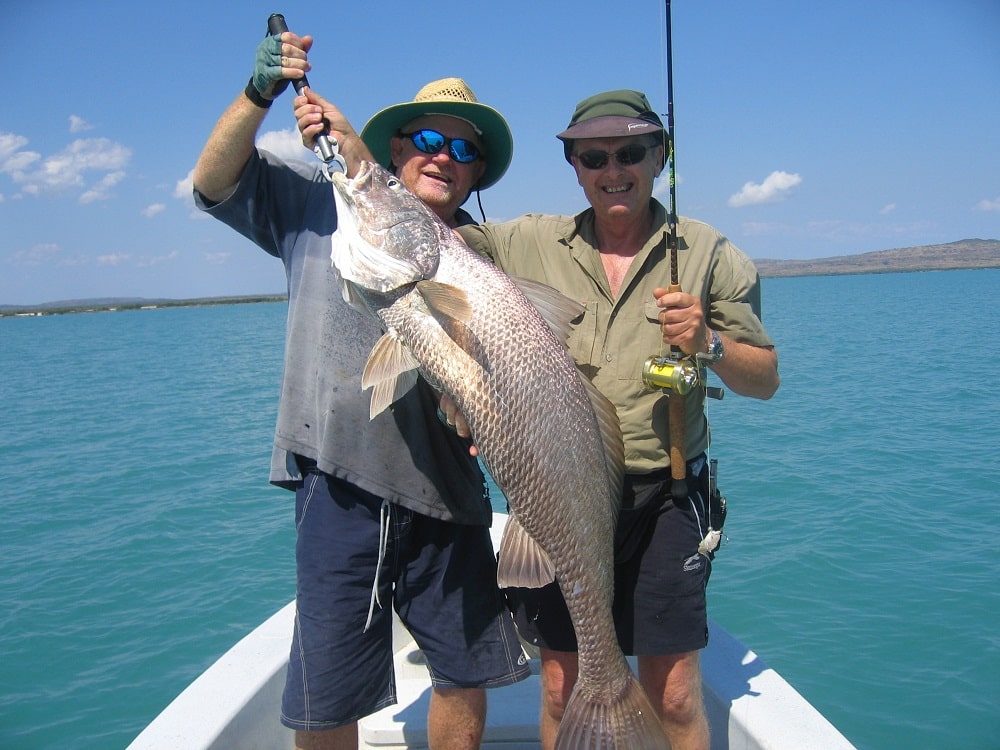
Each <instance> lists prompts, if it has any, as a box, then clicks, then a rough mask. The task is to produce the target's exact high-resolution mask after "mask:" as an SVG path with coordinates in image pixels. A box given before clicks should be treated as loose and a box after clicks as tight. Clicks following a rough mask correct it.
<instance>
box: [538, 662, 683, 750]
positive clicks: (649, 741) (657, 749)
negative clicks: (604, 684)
mask: <svg viewBox="0 0 1000 750" xmlns="http://www.w3.org/2000/svg"><path fill="white" fill-rule="evenodd" d="M555 750H670V740H668V739H667V735H666V733H665V732H664V731H663V725H662V724H661V723H660V719H659V717H658V716H657V715H656V711H654V710H653V707H652V705H650V702H649V699H648V698H647V697H646V693H645V692H643V690H642V686H641V685H640V684H639V681H638V680H637V679H636V678H635V676H634V675H632V674H630V675H629V677H628V684H627V685H626V688H625V690H624V692H623V693H622V694H621V696H620V697H619V698H618V699H617V700H616V701H614V702H612V703H610V704H608V703H601V702H599V701H596V700H594V699H593V698H589V697H587V696H585V695H583V694H582V693H581V692H580V691H579V686H577V688H574V690H573V692H572V693H571V694H570V698H569V702H568V703H567V704H566V711H565V713H564V714H563V718H562V721H561V722H560V724H559V732H558V733H557V734H556V744H555Z"/></svg>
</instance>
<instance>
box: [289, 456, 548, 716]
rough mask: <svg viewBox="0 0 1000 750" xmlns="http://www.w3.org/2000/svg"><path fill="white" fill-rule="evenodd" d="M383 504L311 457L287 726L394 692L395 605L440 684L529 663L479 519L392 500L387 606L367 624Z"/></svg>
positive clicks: (482, 681) (515, 673)
mask: <svg viewBox="0 0 1000 750" xmlns="http://www.w3.org/2000/svg"><path fill="white" fill-rule="evenodd" d="M382 505H383V504H382V500H381V499H380V498H378V497H376V496H375V495H372V494H370V493H367V492H365V491H363V490H361V489H359V488H357V487H355V486H353V485H351V484H349V483H347V482H344V481H341V480H337V479H334V478H332V477H330V476H328V475H325V474H321V473H319V472H317V471H316V469H315V468H313V469H312V470H311V471H309V472H308V473H306V474H305V481H304V483H303V486H302V487H301V488H300V489H298V490H297V491H296V493H295V523H296V529H297V542H296V549H295V556H296V566H297V578H298V582H297V591H296V616H295V631H294V633H293V638H292V649H291V655H290V658H289V664H288V673H287V677H286V681H285V691H284V695H283V697H282V705H281V722H282V724H284V725H285V726H287V727H290V728H292V729H298V730H305V731H316V730H323V729H333V728H336V727H339V726H343V725H345V724H350V723H353V722H355V721H357V720H359V719H361V718H363V717H364V716H367V715H369V714H371V713H374V712H375V711H377V710H379V709H380V708H383V707H385V706H388V705H391V704H393V703H395V702H396V687H395V679H394V675H393V666H392V610H391V609H390V608H391V607H394V608H395V609H396V611H397V612H398V613H399V616H400V619H401V620H402V621H403V623H404V624H405V625H406V626H407V628H408V629H409V630H410V632H411V634H412V635H413V638H414V640H415V641H416V642H417V644H418V645H419V647H420V648H421V650H422V651H423V653H424V656H425V657H426V660H427V666H428V669H429V670H430V673H431V679H432V682H433V684H434V685H435V686H436V687H443V688H449V687H450V688H468V687H495V686H500V685H508V684H511V683H513V682H517V681H518V680H522V679H524V678H525V677H527V676H528V674H529V670H528V667H527V665H526V660H525V658H524V656H523V652H522V650H521V645H520V642H519V641H518V638H517V631H516V630H515V628H514V623H513V620H512V618H511V616H510V613H509V612H508V610H507V609H506V606H505V604H504V599H503V595H502V594H501V592H500V590H499V589H498V588H497V585H496V569H497V566H496V557H495V555H494V553H493V546H492V544H491V542H490V534H489V529H487V528H486V527H484V526H462V525H458V524H453V523H448V522H445V521H440V520H436V519H433V518H428V517H426V516H423V515H420V514H418V513H412V512H410V511H408V510H406V509H405V508H401V507H400V506H398V505H390V504H386V512H387V513H388V521H387V527H386V528H387V530H388V536H387V541H386V544H385V554H384V557H383V560H382V564H381V569H380V571H379V584H378V595H379V600H380V601H381V606H379V605H378V604H376V605H375V606H374V609H373V614H372V621H371V624H370V626H369V627H368V630H367V631H366V630H365V623H366V621H367V620H368V616H369V609H370V602H371V597H372V585H373V583H374V580H375V573H376V567H377V566H378V564H379V561H378V558H379V541H380V539H379V537H380V533H379V530H380V514H381V512H382Z"/></svg>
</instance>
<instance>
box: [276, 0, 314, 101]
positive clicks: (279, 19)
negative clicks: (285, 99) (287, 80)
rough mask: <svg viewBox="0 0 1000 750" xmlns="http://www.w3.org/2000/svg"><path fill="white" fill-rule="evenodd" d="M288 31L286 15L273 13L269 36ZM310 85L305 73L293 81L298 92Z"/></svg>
mask: <svg viewBox="0 0 1000 750" xmlns="http://www.w3.org/2000/svg"><path fill="white" fill-rule="evenodd" d="M286 31H288V24H287V23H285V17H284V16H283V15H281V14H280V13H272V14H271V15H270V16H269V17H268V19H267V34H268V36H276V35H278V34H283V33H284V32H286ZM308 85H309V79H308V78H306V77H305V75H303V76H302V77H301V78H296V79H295V80H293V81H292V86H293V87H294V88H295V93H296V94H301V93H302V89H303V88H304V87H306V86H308Z"/></svg>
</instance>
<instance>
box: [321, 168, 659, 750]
mask: <svg viewBox="0 0 1000 750" xmlns="http://www.w3.org/2000/svg"><path fill="white" fill-rule="evenodd" d="M333 184H334V188H335V195H336V201H337V217H338V218H337V221H338V230H337V232H336V233H335V235H334V240H333V246H334V247H333V253H332V258H333V262H334V265H336V267H337V269H338V271H339V273H340V276H341V279H342V283H343V286H344V289H343V291H344V295H345V298H347V299H348V300H349V301H351V302H352V303H353V304H355V305H357V306H359V307H362V308H366V309H368V310H369V311H370V312H371V313H372V314H374V315H376V316H377V317H378V318H379V319H380V320H381V321H382V323H383V325H384V327H385V329H386V334H385V335H384V336H383V337H382V338H381V339H380V340H379V342H378V343H377V344H376V345H375V348H374V349H373V351H372V353H371V356H370V358H369V360H368V364H367V366H366V368H365V372H364V374H363V377H362V387H363V388H367V387H369V386H371V387H373V388H374V390H373V392H372V401H371V415H372V417H373V418H374V417H375V415H377V414H378V413H379V412H381V411H382V410H383V409H385V408H386V407H387V406H388V405H389V404H390V403H392V401H393V400H395V398H397V397H398V396H399V395H401V394H402V393H404V392H405V391H406V389H407V388H409V387H410V386H411V385H412V384H413V383H414V382H415V380H416V377H417V371H418V370H419V372H420V373H422V374H423V376H424V377H425V378H426V379H427V380H428V381H429V382H430V383H431V384H432V385H434V386H435V387H436V388H438V389H439V390H441V391H442V392H445V393H447V394H449V395H450V396H451V397H452V398H453V399H454V401H455V403H456V404H457V406H458V407H459V409H461V411H462V413H463V414H464V416H465V418H466V420H467V421H468V423H469V427H470V428H471V430H472V434H473V438H474V440H475V444H476V446H477V448H478V450H479V454H480V456H481V458H482V459H483V461H484V463H485V464H486V466H487V468H488V469H489V471H490V473H491V474H492V476H493V478H494V480H495V481H496V483H497V485H498V486H499V487H500V489H501V490H502V491H503V493H504V495H506V497H507V500H508V502H509V504H510V509H511V517H510V519H509V521H508V524H507V528H506V531H505V533H504V538H503V540H502V542H501V546H500V556H499V573H498V580H499V583H500V585H501V586H532V587H533V586H541V585H544V584H546V583H549V582H550V581H552V580H553V577H555V578H556V579H557V580H558V581H559V585H560V587H561V589H562V592H563V595H564V596H565V598H566V603H567V605H568V607H569V612H570V616H571V617H572V620H573V626H574V628H575V629H576V636H577V641H578V645H579V652H578V653H579V677H578V680H577V683H576V686H575V688H574V690H573V693H572V695H571V696H570V700H569V703H568V705H567V708H566V712H565V715H564V717H563V720H562V723H561V726H560V729H559V734H558V736H557V739H556V748H557V749H559V750H562V749H563V748H567V749H569V748H573V749H574V750H576V749H577V748H619V749H621V750H625V749H626V748H627V749H628V750H635V749H636V748H665V747H668V745H669V743H668V742H667V739H666V736H665V735H664V733H663V729H662V726H661V724H660V722H659V720H658V718H657V716H656V713H655V712H654V711H653V709H652V707H651V706H650V704H649V701H648V699H647V698H646V696H645V694H644V693H643V691H642V688H641V687H640V685H639V683H638V680H636V678H635V676H634V675H633V674H632V671H631V670H630V668H629V666H628V663H627V662H626V660H625V657H624V656H623V655H622V652H621V649H620V648H619V647H618V643H617V640H616V637H615V628H614V622H613V620H612V617H611V600H612V588H613V566H614V563H613V537H614V526H615V518H616V515H617V509H618V505H619V503H620V494H621V483H622V475H623V471H624V468H623V467H624V456H623V453H624V449H623V447H622V437H621V429H620V427H619V424H618V418H617V414H616V413H615V409H614V406H613V405H612V404H611V403H610V402H609V401H608V400H607V399H605V398H604V397H603V396H602V395H601V394H600V393H598V392H597V391H596V389H594V388H593V386H591V385H590V383H589V382H588V381H587V380H586V379H585V378H584V377H583V376H582V375H581V374H580V372H579V370H578V369H577V367H576V365H575V364H574V362H573V360H572V358H571V357H570V356H569V353H568V352H567V351H566V348H565V344H564V342H565V337H566V335H567V333H568V330H569V323H570V321H571V320H572V319H573V318H575V317H577V316H578V315H579V314H580V313H582V312H583V308H582V307H581V306H580V305H578V304H576V303H575V302H572V301H570V300H568V299H566V298H565V297H563V296H562V295H559V294H558V293H556V292H555V291H554V290H552V289H549V288H548V287H545V286H543V285H540V284H535V283H528V282H518V284H517V285H515V283H514V282H513V281H512V280H511V278H510V277H508V276H506V275H505V274H504V273H502V272H501V271H500V270H498V269H497V268H496V267H494V266H493V265H492V264H490V263H489V262H488V261H486V260H485V259H483V258H481V257H480V256H479V255H477V254H476V253H474V252H473V251H471V250H470V249H469V248H468V247H467V246H466V245H465V243H463V242H462V241H461V239H460V238H459V237H458V236H456V235H455V233H454V232H453V231H452V230H451V229H450V228H449V227H448V226H447V225H445V224H444V223H443V222H441V221H440V220H439V219H438V218H437V216H436V215H435V214H434V213H433V212H432V211H431V210H430V209H429V208H428V207H427V206H426V205H425V204H424V203H423V202H421V201H420V200H419V199H418V198H416V196H414V195H413V194H412V193H411V192H410V191H409V190H407V189H406V188H405V187H404V186H403V184H402V183H401V182H400V181H399V180H398V179H397V178H395V177H394V176H393V175H391V174H390V173H389V172H387V171H386V170H385V169H383V168H382V167H380V166H377V165H373V164H370V163H367V162H366V163H365V164H364V165H363V166H362V168H361V170H360V171H359V172H358V174H357V175H356V176H355V178H354V179H353V180H349V179H348V178H347V177H345V176H344V175H342V174H335V175H333ZM529 297H530V301H529Z"/></svg>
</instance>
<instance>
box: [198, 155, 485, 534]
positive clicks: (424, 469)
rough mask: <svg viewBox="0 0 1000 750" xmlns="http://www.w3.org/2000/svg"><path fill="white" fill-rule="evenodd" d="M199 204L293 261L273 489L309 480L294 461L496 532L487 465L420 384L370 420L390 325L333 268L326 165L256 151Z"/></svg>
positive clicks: (332, 213)
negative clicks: (373, 368) (216, 197)
mask: <svg viewBox="0 0 1000 750" xmlns="http://www.w3.org/2000/svg"><path fill="white" fill-rule="evenodd" d="M195 202H196V204H197V205H198V207H199V208H201V209H202V210H204V211H207V212H208V213H209V214H211V215H212V216H214V217H215V218H217V219H219V220H220V221H222V222H224V223H225V224H227V225H229V226H230V227H232V228H233V229H235V230H236V231H238V232H239V233H240V234H242V235H244V236H245V237H247V238H248V239H250V240H251V241H253V242H254V243H255V244H256V245H258V246H259V247H261V248H262V249H264V250H265V251H267V252H268V253H270V254H271V255H274V256H276V257H278V258H280V259H281V261H282V262H283V263H284V266H285V274H286V276H287V279H288V322H287V330H286V337H285V365H284V373H283V376H282V383H281V400H280V402H279V405H278V424H277V427H276V429H275V436H274V454H273V456H272V460H271V477H270V478H271V482H272V483H274V484H276V485H279V486H282V487H287V488H294V486H295V484H296V482H297V481H300V480H301V476H300V474H299V471H298V467H297V465H296V462H295V458H294V456H295V455H296V454H297V455H300V456H303V457H305V458H308V459H312V460H313V461H315V462H316V464H317V466H318V468H319V469H320V471H323V472H325V473H327V474H330V475H332V476H334V477H338V478H340V479H343V480H346V481H348V482H350V483H351V484H354V485H356V486H358V487H360V488H361V489H363V490H366V491H367V492H371V493H373V494H375V495H377V496H379V497H381V498H384V499H386V500H389V501H390V502H393V503H398V504H399V505H402V506H404V507H407V508H409V509H411V510H414V511H416V512H418V513H422V514H425V515H427V516H431V517H433V518H440V519H443V520H447V521H455V522H457V523H462V524H476V525H488V524H489V523H490V520H491V517H492V515H491V509H490V506H489V500H488V496H487V493H486V486H485V481H484V479H483V474H482V472H481V470H480V468H479V465H478V463H477V462H476V460H475V459H474V458H472V457H471V456H469V452H468V450H469V446H468V443H467V442H466V441H464V440H462V439H460V438H458V437H457V435H455V433H454V431H453V430H451V429H450V428H448V427H447V426H445V425H443V424H442V423H441V421H440V420H439V419H438V417H437V399H436V396H435V394H434V392H433V391H432V389H431V388H430V386H429V385H427V383H426V382H425V381H424V380H423V379H422V378H421V379H419V380H418V385H417V386H416V387H415V388H412V389H410V391H409V392H408V393H407V394H406V395H405V396H403V397H402V398H401V399H400V400H398V401H397V402H396V403H395V404H393V405H392V407H391V408H390V409H387V410H386V411H384V412H382V413H381V414H379V415H378V416H377V417H375V419H374V420H369V418H368V404H369V398H370V392H368V391H366V392H364V393H362V391H361V373H362V371H363V370H364V366H365V362H366V361H367V359H368V354H369V353H370V351H371V348H372V346H374V344H375V342H376V341H378V339H379V337H380V336H381V335H382V329H381V328H380V325H379V323H378V321H376V320H375V319H374V318H372V317H371V316H369V315H367V314H363V313H361V312H359V311H357V310H355V309H354V308H352V307H350V306H349V305H348V304H347V303H346V302H344V300H343V298H342V296H341V292H340V286H339V277H338V275H337V272H336V269H334V268H333V267H332V265H331V263H330V235H331V234H332V233H333V231H334V230H335V229H336V225H337V215H336V208H335V205H334V200H333V189H332V187H331V186H330V183H329V182H328V181H327V180H326V178H325V176H324V175H323V174H322V172H321V170H320V167H319V166H318V165H311V164H306V163H300V162H287V163H286V162H283V161H282V160H280V159H279V158H278V157H276V156H274V155H273V154H270V153H268V152H266V151H257V152H255V154H254V155H253V156H252V157H251V158H250V161H249V162H248V163H247V166H246V168H245V169H244V172H243V175H242V176H241V178H240V182H239V185H238V186H237V188H236V191H235V192H234V193H233V194H232V195H231V196H230V197H229V198H227V199H226V200H224V201H223V202H222V203H218V204H215V205H210V204H209V202H208V201H207V200H206V199H205V198H204V197H203V196H201V195H200V194H199V193H198V192H197V191H195ZM465 218H466V220H467V221H471V219H469V218H468V215H467V214H466V215H465Z"/></svg>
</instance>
